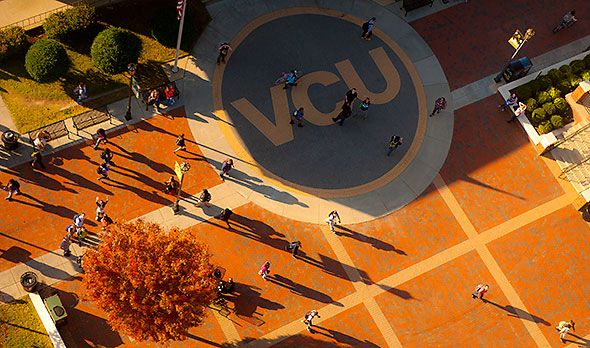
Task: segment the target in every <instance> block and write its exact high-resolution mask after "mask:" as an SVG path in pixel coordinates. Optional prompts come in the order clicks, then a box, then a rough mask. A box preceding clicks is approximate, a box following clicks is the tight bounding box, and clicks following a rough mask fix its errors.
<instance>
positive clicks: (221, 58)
mask: <svg viewBox="0 0 590 348" xmlns="http://www.w3.org/2000/svg"><path fill="white" fill-rule="evenodd" d="M229 51H231V46H230V45H229V43H227V42H224V43H222V44H221V45H219V55H218V56H217V65H219V64H221V63H223V64H225V57H227V54H228V53H229Z"/></svg>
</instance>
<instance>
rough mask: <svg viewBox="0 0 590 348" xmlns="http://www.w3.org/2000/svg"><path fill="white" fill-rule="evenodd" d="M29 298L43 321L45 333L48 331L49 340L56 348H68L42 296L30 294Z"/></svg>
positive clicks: (34, 293)
mask: <svg viewBox="0 0 590 348" xmlns="http://www.w3.org/2000/svg"><path fill="white" fill-rule="evenodd" d="M29 297H30V298H31V303H33V306H34V307H35V310H36V311H37V314H38V315H39V319H41V322H42V323H43V326H44V327H45V331H47V334H48V335H49V339H50V340H51V343H52V344H53V346H54V347H55V348H66V344H65V343H64V341H63V339H62V338H61V335H60V334H59V331H58V330H57V326H55V323H54V322H53V319H51V315H50V314H49V311H48V310H47V308H46V307H45V303H43V299H42V298H41V296H39V294H38V293H36V292H30V293H29Z"/></svg>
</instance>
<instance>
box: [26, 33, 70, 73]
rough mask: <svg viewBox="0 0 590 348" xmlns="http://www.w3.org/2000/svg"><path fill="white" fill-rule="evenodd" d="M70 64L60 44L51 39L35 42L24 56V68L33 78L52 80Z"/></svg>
mask: <svg viewBox="0 0 590 348" xmlns="http://www.w3.org/2000/svg"><path fill="white" fill-rule="evenodd" d="M69 66H70V59H69V58H68V54H67V52H66V49H65V48H64V46H63V45H62V44H60V43H59V42H57V41H55V40H51V39H42V40H39V41H37V42H35V43H34V44H33V45H32V46H31V47H30V48H29V51H28V52H27V55H26V56H25V68H26V69H27V72H28V73H29V75H31V77H32V78H33V80H35V81H39V82H49V81H54V80H56V79H57V78H58V77H60V76H62V75H63V74H64V73H65V72H66V71H67V70H68V68H69Z"/></svg>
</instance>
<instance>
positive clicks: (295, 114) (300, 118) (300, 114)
mask: <svg viewBox="0 0 590 348" xmlns="http://www.w3.org/2000/svg"><path fill="white" fill-rule="evenodd" d="M303 111H304V110H303V107H300V108H299V109H297V110H295V111H294V112H293V114H291V121H289V124H295V120H297V127H303Z"/></svg>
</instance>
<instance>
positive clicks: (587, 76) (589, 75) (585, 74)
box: [580, 70, 590, 81]
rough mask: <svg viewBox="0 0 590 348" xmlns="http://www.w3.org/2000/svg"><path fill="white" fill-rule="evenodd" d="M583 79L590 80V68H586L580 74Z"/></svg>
mask: <svg viewBox="0 0 590 348" xmlns="http://www.w3.org/2000/svg"><path fill="white" fill-rule="evenodd" d="M580 77H581V78H582V80H583V81H590V70H586V71H584V72H582V73H581V74H580Z"/></svg>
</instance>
